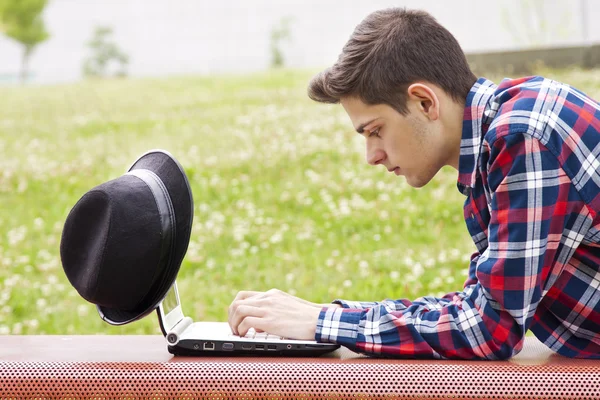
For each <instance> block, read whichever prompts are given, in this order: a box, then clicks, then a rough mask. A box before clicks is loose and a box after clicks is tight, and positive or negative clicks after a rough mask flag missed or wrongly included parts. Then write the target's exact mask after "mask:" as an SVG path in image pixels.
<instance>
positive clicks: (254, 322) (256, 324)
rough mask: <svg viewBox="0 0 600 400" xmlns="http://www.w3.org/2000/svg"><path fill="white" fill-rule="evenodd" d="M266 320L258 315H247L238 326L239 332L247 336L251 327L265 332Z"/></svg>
mask: <svg viewBox="0 0 600 400" xmlns="http://www.w3.org/2000/svg"><path fill="white" fill-rule="evenodd" d="M264 325H265V320H264V319H262V318H257V317H246V318H244V319H243V320H242V322H241V323H240V324H239V326H238V332H239V335H240V336H245V335H246V333H248V331H249V330H250V328H254V330H256V331H257V332H263V331H264V330H265V329H266V327H265V326H264Z"/></svg>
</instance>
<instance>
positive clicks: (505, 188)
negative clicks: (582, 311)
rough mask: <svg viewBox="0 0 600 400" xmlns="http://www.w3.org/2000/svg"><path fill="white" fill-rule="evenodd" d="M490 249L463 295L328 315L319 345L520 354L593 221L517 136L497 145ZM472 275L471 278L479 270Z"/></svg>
mask: <svg viewBox="0 0 600 400" xmlns="http://www.w3.org/2000/svg"><path fill="white" fill-rule="evenodd" d="M487 173H488V184H489V187H490V191H491V192H492V197H491V199H490V209H491V210H490V211H491V213H490V214H491V216H490V218H491V219H490V224H489V227H488V231H487V236H488V247H487V249H486V250H485V251H483V252H482V254H481V255H480V256H479V257H475V258H474V259H473V260H472V261H471V268H470V270H472V271H474V272H475V279H472V278H471V277H470V279H469V281H470V282H469V281H468V283H470V284H468V285H467V286H466V287H465V288H464V290H463V291H462V292H457V293H451V294H448V295H446V296H444V297H443V298H441V299H436V298H430V297H424V298H421V299H418V300H416V301H412V302H411V301H408V300H397V301H393V302H382V303H381V304H379V305H377V306H375V307H372V308H370V309H367V310H364V309H352V308H346V309H322V310H321V313H320V315H319V319H318V322H317V330H316V336H315V337H316V339H317V340H320V341H325V342H336V343H339V344H342V345H344V346H347V347H349V348H350V349H353V350H355V351H359V352H365V353H375V354H387V355H393V356H403V357H436V358H463V359H506V358H509V357H511V356H513V355H515V354H516V353H518V352H519V351H520V349H521V347H522V343H523V338H524V335H525V332H526V331H527V329H528V327H529V325H530V323H531V319H532V317H533V315H534V313H535V311H536V308H537V305H538V304H539V302H540V300H541V298H542V296H543V295H544V294H545V292H546V291H547V290H548V289H549V287H550V286H551V284H552V282H553V279H556V277H557V275H558V274H560V273H561V271H562V268H563V267H564V265H565V264H566V263H567V262H568V260H569V259H570V258H571V256H572V254H573V252H574V250H575V249H576V248H577V247H578V246H579V244H580V243H581V241H582V239H583V237H584V235H585V233H586V232H587V230H588V228H589V226H590V224H591V218H590V215H589V212H588V209H587V207H586V205H585V204H584V202H583V201H582V200H581V198H580V197H579V194H578V193H577V192H576V191H575V189H574V187H573V185H572V183H571V181H570V179H569V177H568V176H567V175H566V174H565V172H564V171H563V170H562V168H561V167H560V165H559V163H558V160H557V159H556V157H555V156H554V155H553V154H551V153H550V152H549V151H548V149H546V148H545V147H544V146H543V145H542V144H541V143H539V141H537V140H536V139H532V138H531V137H529V136H527V135H522V134H512V135H510V136H508V137H506V138H501V139H498V140H497V141H496V142H495V143H494V144H493V145H492V147H491V148H490V158H489V162H488V168H487ZM470 275H471V274H470Z"/></svg>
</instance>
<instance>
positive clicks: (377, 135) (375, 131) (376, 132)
mask: <svg viewBox="0 0 600 400" xmlns="http://www.w3.org/2000/svg"><path fill="white" fill-rule="evenodd" d="M379 129H381V128H377V129H374V130H372V131H371V133H369V137H371V136H376V137H379Z"/></svg>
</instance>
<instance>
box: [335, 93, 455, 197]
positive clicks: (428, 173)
mask: <svg viewBox="0 0 600 400" xmlns="http://www.w3.org/2000/svg"><path fill="white" fill-rule="evenodd" d="M340 103H341V104H342V106H343V107H344V109H345V110H346V112H347V113H348V115H349V116H350V120H351V121H352V124H353V125H354V129H356V130H357V131H359V133H361V132H362V133H361V135H362V136H363V137H364V138H365V145H366V159H367V162H368V163H369V164H371V165H382V166H383V167H384V168H386V169H387V170H388V171H390V172H392V173H395V174H396V175H403V176H404V177H405V178H406V181H407V182H408V184H409V185H411V186H413V187H417V188H418V187H422V186H424V185H426V184H427V183H428V182H429V181H430V180H431V179H432V178H433V177H434V176H435V174H436V173H437V172H438V171H439V170H440V168H441V167H443V166H444V165H445V164H446V162H447V161H448V151H447V148H446V147H445V146H446V144H445V143H444V137H443V135H442V134H441V125H440V123H439V121H438V120H437V119H435V120H431V118H429V116H428V114H427V111H428V110H427V105H426V104H423V103H421V102H419V101H409V102H408V104H407V106H408V109H409V113H408V114H407V115H402V114H400V113H399V112H398V111H396V110H395V109H393V108H392V107H390V106H388V105H386V104H378V105H367V104H365V103H364V102H363V101H362V100H360V99H358V98H357V97H345V98H342V99H341V101H340ZM423 107H425V108H423Z"/></svg>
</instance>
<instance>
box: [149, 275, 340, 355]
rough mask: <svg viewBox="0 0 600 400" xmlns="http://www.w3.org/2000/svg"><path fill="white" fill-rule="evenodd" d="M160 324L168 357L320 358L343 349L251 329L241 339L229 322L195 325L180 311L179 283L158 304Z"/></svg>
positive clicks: (196, 323)
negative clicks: (173, 355) (246, 356)
mask: <svg viewBox="0 0 600 400" xmlns="http://www.w3.org/2000/svg"><path fill="white" fill-rule="evenodd" d="M157 313H158V321H159V324H160V329H161V331H162V333H163V335H164V336H165V337H166V339H167V349H168V351H169V353H171V354H175V355H182V356H203V355H208V356H212V355H225V356H234V355H251V356H256V355H264V356H274V355H283V356H293V357H299V356H318V355H321V354H324V353H328V352H331V351H334V350H336V349H337V348H339V347H340V346H339V345H337V344H332V343H318V342H316V341H313V340H293V339H285V338H281V337H279V336H274V335H269V334H267V333H263V332H261V333H257V332H256V331H254V330H253V329H251V330H250V331H249V332H248V333H247V334H246V335H245V336H243V337H240V336H237V335H234V334H233V333H232V332H231V328H230V327H229V324H228V323H227V322H194V321H193V320H192V318H190V317H186V316H185V314H184V313H183V310H182V308H181V301H180V300H179V292H178V291H177V282H174V283H173V286H171V288H170V289H169V291H168V292H167V295H166V296H165V298H164V299H163V301H162V302H161V303H160V304H159V306H158V309H157Z"/></svg>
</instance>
